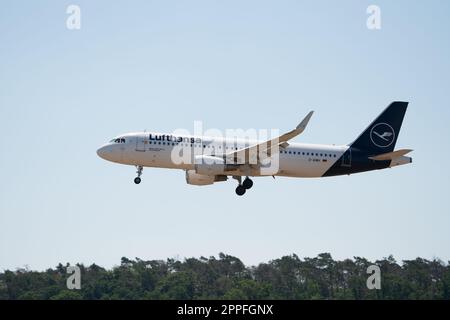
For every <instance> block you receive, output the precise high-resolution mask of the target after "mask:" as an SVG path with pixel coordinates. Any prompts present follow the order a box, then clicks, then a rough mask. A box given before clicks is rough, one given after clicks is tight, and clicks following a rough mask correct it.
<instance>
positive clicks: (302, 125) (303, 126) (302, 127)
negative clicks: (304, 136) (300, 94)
mask: <svg viewBox="0 0 450 320" xmlns="http://www.w3.org/2000/svg"><path fill="white" fill-rule="evenodd" d="M313 113H314V111H310V112H309V113H308V115H307V116H306V117H305V119H303V120H302V122H300V124H299V125H298V126H297V128H296V130H298V131H299V134H300V133H302V132H303V131H304V130H305V129H306V126H307V125H308V122H309V119H311V117H312V115H313Z"/></svg>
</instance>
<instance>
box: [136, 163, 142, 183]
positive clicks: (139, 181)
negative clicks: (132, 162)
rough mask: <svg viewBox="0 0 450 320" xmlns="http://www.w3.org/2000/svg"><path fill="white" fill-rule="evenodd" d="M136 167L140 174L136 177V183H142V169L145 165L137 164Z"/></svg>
mask: <svg viewBox="0 0 450 320" xmlns="http://www.w3.org/2000/svg"><path fill="white" fill-rule="evenodd" d="M136 169H137V171H136V173H137V175H138V176H137V177H136V178H134V183H136V184H139V183H141V175H142V170H144V167H142V166H136Z"/></svg>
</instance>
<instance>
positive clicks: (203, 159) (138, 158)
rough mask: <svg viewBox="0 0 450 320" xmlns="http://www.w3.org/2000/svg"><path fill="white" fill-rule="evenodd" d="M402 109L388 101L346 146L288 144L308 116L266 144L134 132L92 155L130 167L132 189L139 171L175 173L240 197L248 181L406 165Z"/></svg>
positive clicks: (138, 179) (249, 185) (403, 106)
mask: <svg viewBox="0 0 450 320" xmlns="http://www.w3.org/2000/svg"><path fill="white" fill-rule="evenodd" d="M407 107H408V102H402V101H395V102H392V103H391V104H390V105H389V106H388V107H387V108H386V109H385V110H384V111H383V112H382V113H381V114H380V115H379V116H378V117H377V118H376V119H375V120H374V121H373V122H372V123H371V124H370V125H369V126H368V127H367V128H366V130H364V131H363V132H362V133H361V134H360V135H359V136H358V138H356V140H355V141H354V142H352V143H350V144H347V145H318V144H305V143H298V142H291V140H292V139H293V138H295V137H296V136H298V135H300V134H301V133H302V132H303V131H304V130H305V129H306V126H307V125H308V123H309V120H310V119H311V117H312V115H313V111H311V112H309V113H308V115H307V116H306V117H305V118H304V119H303V121H301V123H300V124H299V125H298V126H297V127H296V128H295V129H293V130H291V131H289V132H287V133H285V134H282V135H280V136H278V137H276V138H274V139H270V140H267V141H258V140H248V139H237V138H232V139H231V138H221V137H207V136H189V135H182V136H177V135H173V134H163V133H158V132H137V133H127V134H123V135H120V136H118V137H115V138H113V139H112V140H111V141H109V142H108V143H107V144H105V145H103V146H101V147H100V148H99V149H98V150H97V154H98V156H99V157H101V158H103V159H105V160H108V161H111V162H115V163H119V164H125V165H133V166H135V167H136V168H137V172H136V173H137V177H136V178H135V179H134V182H135V184H140V183H141V175H142V172H143V168H144V167H156V168H167V169H181V170H184V171H185V176H186V182H187V183H188V184H190V185H197V186H204V185H211V184H213V183H215V182H221V181H226V180H228V178H229V177H232V178H233V179H235V180H237V181H238V186H237V187H236V190H235V191H236V194H237V195H239V196H242V195H244V194H245V193H246V191H247V190H249V189H250V188H252V186H253V180H251V178H250V177H258V176H272V177H273V178H275V176H284V177H296V178H314V177H316V178H319V177H331V176H339V175H351V174H355V173H360V172H366V171H372V170H380V169H385V168H392V167H396V166H400V165H405V164H408V163H411V162H412V158H411V157H407V156H406V154H408V153H410V152H411V151H413V150H411V149H400V150H396V151H394V147H395V144H396V142H397V138H398V136H399V133H400V128H401V125H402V122H403V118H404V116H405V113H406V109H407ZM184 155H186V157H185V158H183V159H181V161H180V157H183V156H184ZM243 177H245V179H244V180H243V181H242V179H243Z"/></svg>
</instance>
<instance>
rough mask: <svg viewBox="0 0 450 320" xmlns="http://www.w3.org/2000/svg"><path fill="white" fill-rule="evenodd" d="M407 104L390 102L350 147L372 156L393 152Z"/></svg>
mask: <svg viewBox="0 0 450 320" xmlns="http://www.w3.org/2000/svg"><path fill="white" fill-rule="evenodd" d="M407 107H408V102H400V101H396V102H392V103H391V104H390V105H389V107H387V108H386V109H385V110H384V111H383V112H382V113H381V114H380V115H379V116H378V118H376V119H375V121H373V122H372V123H371V124H370V126H369V127H368V128H367V129H366V130H365V131H364V132H363V133H362V134H361V135H360V136H359V137H358V138H357V139H356V140H355V141H354V142H353V143H352V144H351V145H350V146H351V147H352V149H359V150H361V151H364V152H367V153H369V154H372V155H376V154H381V153H387V152H392V151H394V147H395V143H396V142H397V138H398V135H399V133H400V128H401V126H402V122H403V117H404V116H405V112H406V108H407Z"/></svg>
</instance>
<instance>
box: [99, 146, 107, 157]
mask: <svg viewBox="0 0 450 320" xmlns="http://www.w3.org/2000/svg"><path fill="white" fill-rule="evenodd" d="M107 154H108V151H107V147H106V146H103V147H100V148H99V149H98V150H97V155H98V156H99V157H100V158H102V159H105V160H107V159H106V155H107Z"/></svg>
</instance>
